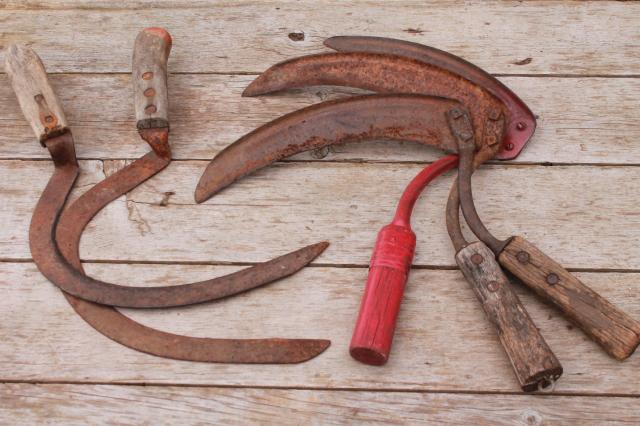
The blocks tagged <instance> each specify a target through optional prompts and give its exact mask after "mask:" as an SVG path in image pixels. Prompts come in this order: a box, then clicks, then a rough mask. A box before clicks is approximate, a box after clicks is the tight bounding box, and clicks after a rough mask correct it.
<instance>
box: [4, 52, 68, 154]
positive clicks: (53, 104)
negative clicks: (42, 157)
mask: <svg viewBox="0 0 640 426" xmlns="http://www.w3.org/2000/svg"><path fill="white" fill-rule="evenodd" d="M5 69H6V72H7V75H8V76H9V80H10V81H11V87H12V88H13V92H14V93H15V95H16V97H17V98H18V103H19V104H20V109H21V110H22V115H23V116H24V118H25V119H26V121H27V123H29V125H30V126H31V129H32V130H33V132H34V133H35V135H36V138H37V139H38V140H39V141H41V142H42V141H44V140H45V139H47V138H49V137H51V136H55V135H59V134H60V133H61V132H63V131H64V130H65V129H66V128H67V126H68V123H67V119H66V117H65V115H64V110H63V109H62V105H61V104H60V101H58V97H57V96H56V94H55V93H54V91H53V89H52V87H51V85H50V84H49V80H48V78H47V71H46V70H45V68H44V65H43V64H42V61H40V58H39V57H38V55H37V54H36V53H35V52H34V51H33V50H31V49H30V48H28V47H26V46H23V45H21V44H13V45H11V46H9V48H8V49H7V53H6V55H5Z"/></svg>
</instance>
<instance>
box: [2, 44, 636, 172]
mask: <svg viewBox="0 0 640 426" xmlns="http://www.w3.org/2000/svg"><path fill="white" fill-rule="evenodd" d="M132 43H133V40H131V41H130V42H129V45H131V44H132ZM178 51H179V50H178V48H174V51H173V53H174V54H177V52H178ZM170 69H171V71H172V72H173V71H174V70H173V65H170ZM253 78H254V76H250V75H201V74H198V75H182V74H172V75H170V78H169V96H170V97H171V103H170V106H169V116H170V118H171V135H170V138H169V142H170V144H171V147H172V150H173V157H174V158H176V159H202V160H210V159H211V158H213V156H214V155H215V154H216V153H217V152H219V151H220V150H221V149H223V148H224V147H225V146H227V145H228V144H230V143H231V142H233V141H235V140H236V139H238V138H240V137H241V136H243V135H244V134H246V133H248V132H250V131H251V130H253V129H254V128H256V127H258V126H260V125H262V124H265V123H266V122H268V121H270V120H273V119H275V118H276V117H279V116H280V115H283V114H285V113H288V112H291V111H294V110H297V109H299V108H303V107H306V106H309V105H311V104H313V103H317V102H320V101H322V100H326V99H336V98H340V97H344V96H347V95H349V94H352V93H362V92H358V91H355V90H346V89H338V88H328V87H317V88H311V89H309V90H304V91H295V92H291V93H286V94H282V95H279V96H265V97H259V98H241V97H240V95H241V93H242V90H243V89H244V88H245V87H246V86H247V85H248V84H249V83H250V82H251V81H252V80H253ZM7 80H8V79H7V77H6V76H5V75H0V110H2V111H4V112H3V114H0V158H2V157H3V158H48V154H47V153H46V152H45V151H43V150H42V149H40V147H39V146H38V145H37V144H34V143H33V134H32V132H31V131H30V130H29V128H28V127H27V125H26V123H25V121H24V118H23V116H22V113H21V111H20V108H19V106H18V103H17V102H16V100H15V95H14V94H13V92H12V90H11V87H10V85H9V84H8V81H7ZM50 80H51V84H52V85H53V87H54V89H55V90H56V92H57V93H58V96H59V97H60V100H61V102H62V104H64V106H65V111H66V113H67V118H68V119H69V122H70V124H71V127H72V128H73V133H74V136H75V140H76V145H77V146H76V148H77V152H78V156H79V158H101V159H102V158H136V157H139V156H141V155H142V154H143V153H144V152H146V151H147V149H148V148H147V145H146V143H144V142H143V141H142V140H141V139H140V137H139V136H138V133H137V132H136V131H135V125H134V123H135V116H134V104H133V98H132V96H131V86H132V83H131V77H130V75H129V74H117V75H90V74H73V75H66V74H64V75H51V76H50ZM500 80H501V81H503V82H504V83H505V84H507V85H508V86H509V87H510V88H512V89H513V90H514V91H515V92H516V93H517V94H518V96H520V97H522V99H523V100H524V101H525V102H526V103H527V104H528V105H529V106H530V107H531V109H532V110H533V111H534V113H535V114H537V115H538V128H537V129H536V133H535V135H534V136H533V139H532V140H531V141H530V143H529V144H528V146H527V147H526V148H525V150H524V151H523V153H522V154H521V155H520V156H519V157H518V158H517V159H516V160H515V161H516V162H526V163H532V162H534V163H545V162H552V163H605V164H614V163H615V164H639V163H640V145H639V144H637V143H636V141H637V140H638V138H640V124H638V121H637V119H636V118H637V117H636V115H635V112H636V111H638V110H640V96H638V95H637V94H638V93H640V79H631V78H621V79H615V78H554V77H545V78H533V77H501V78H500ZM440 155H441V152H440V151H439V150H436V149H432V148H429V147H424V146H420V145H418V144H412V143H405V144H402V145H401V146H398V144H392V143H388V142H387V143H385V142H367V143H364V144H362V145H361V144H347V145H344V146H335V147H331V148H330V149H327V150H323V151H322V152H316V153H308V154H303V155H299V156H297V157H295V158H296V159H302V160H318V159H319V158H324V159H325V160H330V161H384V162H389V161H431V160H434V159H435V158H438V157H439V156H440Z"/></svg>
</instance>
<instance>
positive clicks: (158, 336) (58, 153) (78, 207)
mask: <svg viewBox="0 0 640 426" xmlns="http://www.w3.org/2000/svg"><path fill="white" fill-rule="evenodd" d="M45 143H46V145H47V148H49V151H50V152H51V155H52V158H53V160H54V163H55V171H54V174H53V176H52V177H51V179H50V181H49V184H48V185H47V188H46V189H45V191H44V192H43V194H42V197H41V199H40V201H39V202H38V205H37V206H36V210H35V212H34V217H33V219H32V222H31V227H30V230H29V234H30V239H29V240H30V245H31V250H32V255H33V259H34V261H35V263H36V265H38V267H41V265H43V264H46V263H47V262H48V259H49V255H50V253H51V250H55V248H54V247H52V244H55V241H49V242H45V241H44V240H43V238H42V235H54V232H55V235H56V239H57V241H58V242H59V246H60V251H61V254H62V255H63V256H64V257H65V258H66V259H67V260H68V261H69V262H70V263H71V264H72V266H73V267H74V268H76V269H77V270H78V274H83V271H82V264H81V263H80V257H79V245H80V237H81V234H82V231H83V229H84V228H85V226H86V225H87V224H88V223H89V221H90V220H91V219H92V218H93V217H94V216H95V215H96V214H97V213H98V212H99V211H100V210H101V209H102V208H103V207H104V206H105V205H106V204H108V203H109V202H110V201H112V200H114V199H115V198H117V197H119V196H121V195H123V194H125V193H126V192H128V191H129V190H130V189H131V187H132V186H133V187H135V186H137V184H139V183H141V182H140V181H144V180H146V179H147V178H148V176H145V175H144V173H142V174H138V172H140V171H141V170H144V171H146V172H147V173H151V174H155V173H157V171H159V170H161V169H162V168H164V166H165V161H164V160H163V159H161V158H160V157H158V156H157V155H155V152H151V153H148V154H147V155H145V156H144V157H142V158H141V159H139V160H137V166H136V167H134V168H133V169H132V168H131V166H133V165H134V164H136V163H133V164H132V165H130V166H128V167H126V168H125V169H123V170H121V171H119V172H117V173H116V174H114V175H112V176H110V177H108V178H107V179H105V180H104V181H102V182H100V183H99V184H97V185H96V186H94V187H93V188H92V189H90V190H89V192H91V194H89V195H86V196H84V195H83V196H82V197H80V198H79V199H78V200H76V201H75V202H74V203H73V204H72V205H71V206H70V207H69V208H68V209H67V210H66V211H65V212H64V213H63V214H62V216H60V220H59V226H58V227H57V229H55V228H56V227H55V223H56V220H57V217H58V215H59V212H60V210H61V209H62V207H63V206H64V204H65V201H66V199H67V196H68V194H69V192H70V191H71V189H72V187H73V183H74V182H75V180H76V178H77V176H78V165H77V162H76V160H75V153H74V148H73V139H72V137H71V133H70V132H67V133H65V134H64V135H62V136H60V137H58V138H52V139H49V140H48V141H46V142H45ZM154 170H155V171H154ZM118 173H120V174H121V175H120V176H119V178H116V177H115V176H116V175H117V174H118ZM125 175H128V178H130V179H134V180H130V181H128V182H125V181H124V180H122V177H123V176H125ZM133 176H137V177H135V178H134V177H133ZM135 179H137V180H138V181H137V183H136V181H135ZM116 182H117V183H116ZM323 244H324V245H323ZM316 246H317V247H315V248H314V250H315V251H316V252H317V253H318V254H319V252H321V251H322V250H323V249H324V248H325V247H326V244H325V243H320V244H317V245H316ZM310 247H313V246H310ZM311 251H312V250H311V248H309V249H308V252H311ZM258 266H260V265H258ZM63 294H64V295H65V297H66V298H67V301H68V302H69V303H70V304H71V306H72V307H73V308H74V310H75V311H76V312H77V313H78V314H79V315H80V316H81V317H82V318H83V319H84V320H85V321H87V322H88V323H89V324H90V325H91V326H92V327H94V328H95V329H96V330H97V331H99V332H100V333H102V334H103V335H105V336H107V337H109V338H110V339H112V340H114V341H116V342H118V343H121V344H123V345H125V346H128V347H130V348H132V349H136V350H138V351H141V352H145V353H149V354H152V355H156V356H162V357H165V358H173V359H180V360H188V361H202V362H218V363H260V364H266V363H275V364H284V363H298V362H303V361H306V360H309V359H311V358H314V357H316V356H318V355H319V354H320V353H322V352H323V351H324V350H326V349H327V348H328V347H329V345H330V344H331V342H330V341H328V340H320V339H277V338H273V339H212V338H198V337H189V336H181V335H176V334H171V333H165V332H163V331H159V330H156V329H153V328H150V327H146V326H144V325H142V324H139V323H137V322H135V321H133V320H131V319H130V318H128V317H126V316H124V315H123V314H121V313H120V312H118V311H117V310H116V309H114V308H112V307H109V306H105V305H99V304H96V303H92V302H88V301H85V300H82V299H80V298H77V297H75V296H73V295H71V294H68V293H65V292H63Z"/></svg>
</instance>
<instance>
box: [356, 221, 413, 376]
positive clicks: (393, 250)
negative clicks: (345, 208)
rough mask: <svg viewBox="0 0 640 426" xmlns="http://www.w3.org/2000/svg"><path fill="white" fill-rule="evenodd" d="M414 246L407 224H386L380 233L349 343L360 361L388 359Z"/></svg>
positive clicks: (376, 363)
mask: <svg viewBox="0 0 640 426" xmlns="http://www.w3.org/2000/svg"><path fill="white" fill-rule="evenodd" d="M415 246H416V236H415V234H414V233H413V231H411V229H410V228H408V227H405V226H399V225H393V224H391V225H387V226H385V227H384V228H382V229H381V230H380V233H379V234H378V239H377V241H376V247H375V249H374V250H373V255H372V256H371V266H370V268H369V277H368V278H367V284H366V286H365V290H364V296H363V297H362V303H361V305H360V314H359V315H358V321H357V322H356V328H355V330H354V332H353V337H352V338H351V344H350V345H349V353H350V354H351V356H352V357H353V358H355V359H357V360H358V361H360V362H363V363H365V364H370V365H383V364H384V363H386V362H387V360H388V359H389V352H390V351H391V342H392V340H393V333H394V331H395V329H396V319H397V317H398V312H399V311H400V302H401V301H402V295H403V293H404V286H405V283H406V282H407V277H408V276H409V269H410V268H411V262H412V261H413V252H414V249H415Z"/></svg>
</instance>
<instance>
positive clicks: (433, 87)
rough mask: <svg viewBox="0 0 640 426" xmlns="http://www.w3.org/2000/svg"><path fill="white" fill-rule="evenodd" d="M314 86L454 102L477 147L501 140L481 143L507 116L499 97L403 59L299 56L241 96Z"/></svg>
mask: <svg viewBox="0 0 640 426" xmlns="http://www.w3.org/2000/svg"><path fill="white" fill-rule="evenodd" d="M316 85H330V86H347V87H356V88H360V89H365V90H372V91H375V92H378V93H392V94H399V93H412V94H421V95H431V96H442V97H445V98H449V99H455V100H457V101H459V102H460V103H461V104H462V105H464V106H465V107H466V108H467V109H468V110H469V112H470V113H471V117H472V120H473V127H474V132H475V136H476V140H477V144H478V147H480V146H481V144H482V143H488V144H490V145H494V144H496V143H501V142H502V141H501V140H500V141H495V140H491V141H489V140H485V139H486V138H487V135H485V125H486V122H487V120H489V119H496V118H497V117H498V116H499V115H500V114H502V113H504V112H506V109H505V108H506V107H505V105H504V104H503V103H502V102H501V101H500V100H499V99H498V98H496V97H495V96H494V95H492V94H491V93H489V92H488V91H486V90H485V89H484V88H482V87H481V86H479V85H477V84H475V83H472V82H471V81H469V80H467V79H466V78H463V77H461V76H459V75H458V74H455V73H453V72H451V71H449V70H446V69H444V68H440V67H437V66H435V65H432V64H429V63H426V62H422V61H419V60H416V59H413V58H407V57H403V56H395V55H388V54H379V53H366V52H346V53H343V52H339V53H322V54H318V55H309V56H302V57H299V58H294V59H290V60H288V61H284V62H281V63H279V64H276V65H274V66H272V67H271V68H269V69H268V70H266V71H265V72H263V73H262V74H260V75H259V76H258V77H257V78H256V79H255V80H254V81H253V82H251V84H249V86H247V88H246V89H245V90H244V92H243V93H242V95H243V96H259V95H264V94H267V93H273V92H277V91H282V90H287V89H293V88H302V87H308V86H316Z"/></svg>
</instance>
